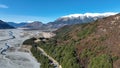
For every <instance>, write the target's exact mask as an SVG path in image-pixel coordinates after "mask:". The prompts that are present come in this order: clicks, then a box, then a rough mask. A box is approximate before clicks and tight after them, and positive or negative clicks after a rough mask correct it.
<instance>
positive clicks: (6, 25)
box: [0, 20, 14, 29]
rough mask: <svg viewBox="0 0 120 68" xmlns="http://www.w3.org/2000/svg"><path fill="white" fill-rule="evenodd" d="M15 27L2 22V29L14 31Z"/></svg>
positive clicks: (0, 25) (0, 27)
mask: <svg viewBox="0 0 120 68" xmlns="http://www.w3.org/2000/svg"><path fill="white" fill-rule="evenodd" d="M13 28H14V27H13V26H11V25H9V24H7V23H6V22H4V21H2V20H0V29H13Z"/></svg>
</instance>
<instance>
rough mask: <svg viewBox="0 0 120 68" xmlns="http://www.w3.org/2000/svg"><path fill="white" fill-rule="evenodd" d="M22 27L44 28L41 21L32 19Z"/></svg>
mask: <svg viewBox="0 0 120 68" xmlns="http://www.w3.org/2000/svg"><path fill="white" fill-rule="evenodd" d="M22 28H28V29H42V28H45V27H44V24H43V23H42V22H39V21H34V22H32V23H28V24H26V25H24V26H23V27H22Z"/></svg>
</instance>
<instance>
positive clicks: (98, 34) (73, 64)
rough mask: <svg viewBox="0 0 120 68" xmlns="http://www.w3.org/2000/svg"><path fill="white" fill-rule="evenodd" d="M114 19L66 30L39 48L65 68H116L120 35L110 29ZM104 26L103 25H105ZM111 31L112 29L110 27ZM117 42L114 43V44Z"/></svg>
mask: <svg viewBox="0 0 120 68" xmlns="http://www.w3.org/2000/svg"><path fill="white" fill-rule="evenodd" d="M109 20H112V19H111V18H110V19H109V18H105V21H104V19H101V20H97V21H95V22H93V23H87V24H76V25H70V26H64V27H62V28H60V29H58V30H57V31H55V33H56V36H54V37H53V38H51V39H49V40H47V41H45V42H42V41H41V42H39V43H37V45H38V46H39V47H41V48H43V49H44V50H45V51H46V52H47V53H48V54H49V55H50V56H52V57H53V58H54V59H56V60H57V61H58V62H59V64H61V65H62V68H113V67H114V65H115V64H116V66H118V67H117V68H119V63H118V64H117V63H115V62H116V61H117V60H119V46H120V45H119V44H120V43H118V42H119V40H120V39H119V38H118V36H115V35H119V34H120V33H119V32H118V31H116V26H112V27H114V28H115V29H111V30H110V28H108V27H106V26H109V25H110V24H109V22H106V21H109ZM103 22H104V23H103ZM109 27H110V26H109ZM111 41H114V42H111Z"/></svg>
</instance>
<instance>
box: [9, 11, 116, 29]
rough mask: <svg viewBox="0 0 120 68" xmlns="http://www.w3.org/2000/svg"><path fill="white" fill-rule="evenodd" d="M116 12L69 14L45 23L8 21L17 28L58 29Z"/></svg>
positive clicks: (91, 20)
mask: <svg viewBox="0 0 120 68" xmlns="http://www.w3.org/2000/svg"><path fill="white" fill-rule="evenodd" d="M115 14H116V13H85V14H71V15H67V16H62V17H60V18H58V19H56V20H55V21H54V22H48V23H47V24H43V23H42V22H39V21H34V22H31V23H28V22H22V23H14V22H7V23H8V24H9V25H11V26H14V27H16V28H28V29H58V28H60V27H63V26H65V25H72V24H79V23H89V22H93V21H95V20H97V19H100V18H104V17H108V16H110V15H115Z"/></svg>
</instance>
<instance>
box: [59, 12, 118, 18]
mask: <svg viewBox="0 0 120 68" xmlns="http://www.w3.org/2000/svg"><path fill="white" fill-rule="evenodd" d="M115 14H117V12H106V13H84V14H70V15H66V16H62V17H61V18H66V17H69V18H72V17H97V16H105V17H107V16H110V15H115Z"/></svg>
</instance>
